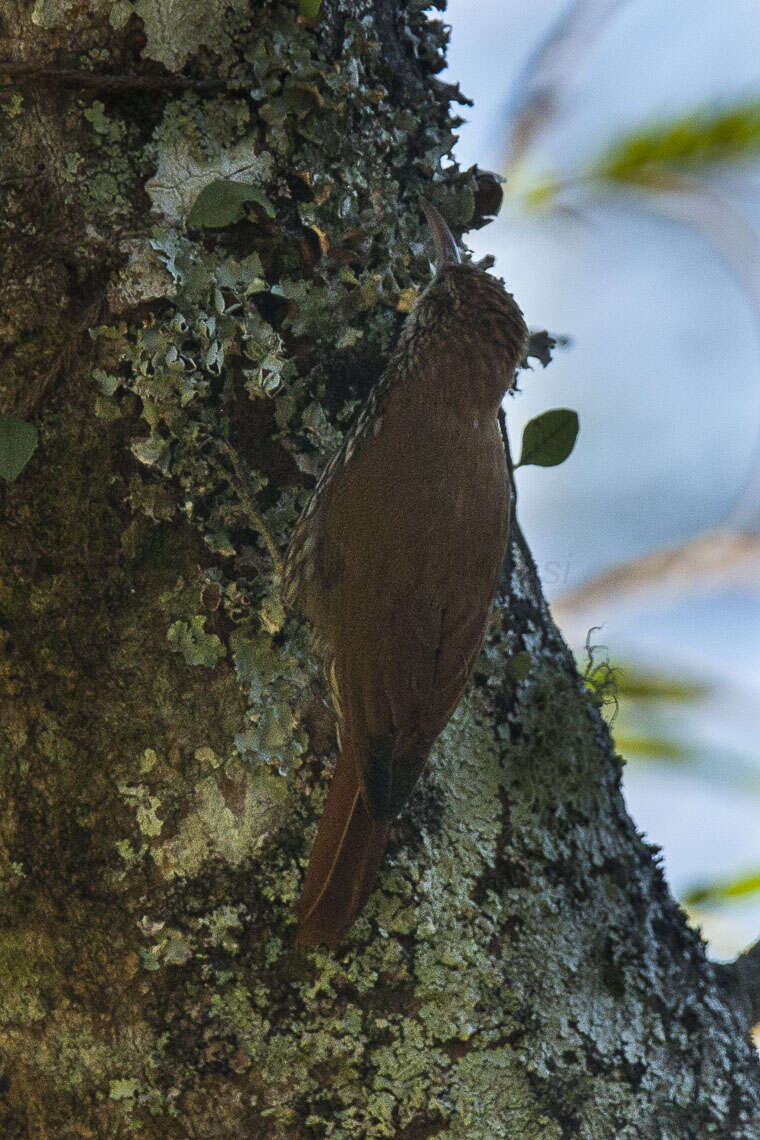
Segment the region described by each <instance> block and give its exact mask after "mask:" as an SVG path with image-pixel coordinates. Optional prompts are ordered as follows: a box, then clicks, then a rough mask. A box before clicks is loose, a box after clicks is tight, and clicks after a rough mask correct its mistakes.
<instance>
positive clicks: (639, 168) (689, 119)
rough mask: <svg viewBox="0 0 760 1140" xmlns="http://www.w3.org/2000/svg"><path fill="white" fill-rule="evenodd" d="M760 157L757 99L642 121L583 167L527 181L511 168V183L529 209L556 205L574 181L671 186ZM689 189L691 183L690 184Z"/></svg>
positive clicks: (656, 187)
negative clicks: (662, 119) (558, 176)
mask: <svg viewBox="0 0 760 1140" xmlns="http://www.w3.org/2000/svg"><path fill="white" fill-rule="evenodd" d="M758 155H760V100H758V99H752V100H748V101H746V102H742V103H735V104H733V105H731V106H724V107H717V108H716V107H706V108H700V109H697V110H694V111H690V112H689V113H688V114H686V115H681V116H679V117H677V118H675V119H671V120H668V121H665V122H662V123H653V124H651V125H648V126H646V125H642V126H641V127H639V128H637V129H636V130H634V131H631V132H630V133H629V134H626V135H623V136H622V137H621V138H619V139H616V140H615V141H613V142H612V144H611V145H610V146H609V147H608V148H607V149H606V150H605V151H603V152H602V153H601V154H600V155H598V157H597V158H596V159H595V160H594V161H593V162H592V163H591V165H590V166H589V167H587V168H586V170H581V171H578V172H576V173H573V174H570V175H568V176H567V177H564V178H549V177H546V178H542V179H535V180H531V179H530V177H529V176H528V173H527V170H526V169H525V168H523V170H522V171H519V172H515V175H516V176H515V178H514V179H513V185H514V187H515V189H516V192H517V195H518V196H519V198H520V200H521V201H522V203H523V205H524V206H525V207H527V208H528V209H542V208H543V209H545V208H547V207H548V208H551V207H553V206H554V205H556V204H557V203H556V200H557V197H558V195H559V193H560V192H561V191H562V190H564V189H566V188H568V187H571V186H572V187H575V186H578V185H583V184H587V185H596V186H600V187H607V188H611V187H615V186H622V185H637V186H643V187H647V188H649V189H654V190H657V189H660V190H669V191H671V190H674V189H678V188H679V183H678V178H679V176H680V177H683V176H687V175H690V176H695V175H699V174H704V173H707V172H708V170H709V169H711V168H715V167H718V166H720V165H729V164H735V163H737V162H741V161H744V160H750V159H753V158H755V157H757V156H758ZM691 188H692V189H693V187H691Z"/></svg>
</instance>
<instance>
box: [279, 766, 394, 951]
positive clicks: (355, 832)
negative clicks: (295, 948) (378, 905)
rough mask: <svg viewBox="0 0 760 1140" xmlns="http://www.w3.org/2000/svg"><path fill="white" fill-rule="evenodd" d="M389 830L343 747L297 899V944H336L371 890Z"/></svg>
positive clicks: (354, 918)
mask: <svg viewBox="0 0 760 1140" xmlns="http://www.w3.org/2000/svg"><path fill="white" fill-rule="evenodd" d="M389 832H390V820H384V819H373V818H372V817H371V816H370V814H369V812H368V811H367V806H366V804H365V802H364V799H363V797H362V795H361V792H360V789H359V778H358V775H357V771H356V764H355V763H354V760H353V757H352V756H351V755H350V753H349V754H346V751H342V752H341V753H340V755H339V756H338V762H337V764H336V766H335V774H334V776H333V778H332V783H331V784H330V790H329V792H328V793H327V801H326V803H325V809H324V812H323V815H322V819H321V820H320V823H319V830H318V831H317V838H316V839H315V841H314V847H313V849H312V852H311V860H310V861H309V869H308V871H307V872H306V882H305V883H304V888H303V892H302V894H301V898H300V900H299V903H298V918H299V926H298V934H297V936H296V942H297V943H298V944H299V945H301V946H315V945H317V944H319V943H325V944H326V945H328V946H332V947H334V946H337V945H338V943H339V942H340V941H341V939H342V938H343V936H344V934H345V933H346V932H347V931H348V930H349V929H350V927H351V926H352V925H353V923H354V921H355V920H356V918H357V916H358V914H359V912H360V911H361V910H362V908H363V907H364V905H365V903H366V902H367V899H368V898H369V896H370V894H371V893H372V888H373V887H374V885H375V878H376V876H377V870H378V867H379V866H380V862H381V860H382V858H383V853H384V851H385V847H386V844H387V842H388V835H389Z"/></svg>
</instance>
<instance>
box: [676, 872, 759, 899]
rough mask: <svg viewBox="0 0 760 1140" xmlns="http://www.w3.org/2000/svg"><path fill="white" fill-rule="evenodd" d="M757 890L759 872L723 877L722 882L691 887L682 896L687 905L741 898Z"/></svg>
mask: <svg viewBox="0 0 760 1140" xmlns="http://www.w3.org/2000/svg"><path fill="white" fill-rule="evenodd" d="M759 892H760V873H755V874H751V875H742V876H741V877H740V878H738V879H724V880H723V881H722V882H717V883H706V884H705V885H704V886H701V887H693V888H692V890H690V891H688V892H687V894H686V895H685V896H684V902H686V903H688V905H689V906H696V905H697V904H698V903H712V902H725V901H726V899H734V898H741V897H742V896H743V895H754V894H758V893H759Z"/></svg>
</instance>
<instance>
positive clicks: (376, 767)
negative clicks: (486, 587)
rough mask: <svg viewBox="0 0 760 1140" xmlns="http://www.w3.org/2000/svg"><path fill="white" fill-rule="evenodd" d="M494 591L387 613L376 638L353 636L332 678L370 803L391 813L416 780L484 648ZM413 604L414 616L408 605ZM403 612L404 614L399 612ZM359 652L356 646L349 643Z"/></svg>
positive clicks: (379, 813) (386, 815)
mask: <svg viewBox="0 0 760 1140" xmlns="http://www.w3.org/2000/svg"><path fill="white" fill-rule="evenodd" d="M491 605H492V598H491V594H490V593H488V594H487V596H482V597H480V598H475V599H474V598H472V596H470V597H468V598H466V599H457V600H456V601H454V602H453V603H452V604H451V605H449V606H446V607H443V606H438V607H434V606H428V607H425V606H423V605H421V604H418V605H416V606H414V605H412V606H409V601H408V600H406V601H405V604H404V605H403V607H402V606H399V607H396V608H395V611H391V612H389V613H387V614H386V615H385V620H384V622H383V623H382V625H380V624H378V626H377V627H376V628H375V630H374V637H370V638H368V637H367V636H366V635H365V636H362V637H359V638H357V639H350V640H349V645H348V648H347V650H346V651H344V652H343V654H342V655H341V657H339V658H336V661H335V667H334V670H333V682H334V690H335V694H334V695H335V697H336V707H338V708H339V710H340V711H339V716H340V719H341V737H342V739H343V741H344V745H345V746H347V749H348V750H349V751H350V752H351V754H352V755H353V756H354V757H355V761H356V763H357V765H358V773H357V774H358V776H359V780H360V783H361V787H362V792H363V794H364V797H365V800H366V802H367V807H368V809H369V811H370V813H371V815H373V816H374V817H375V818H378V819H390V818H392V817H393V816H395V815H396V814H397V813H398V812H399V811H400V809H401V807H402V805H403V804H404V802H405V801H406V799H407V798H408V797H409V794H410V792H411V790H412V788H413V787H414V785H415V783H416V782H417V780H418V778H419V776H420V774H421V772H422V769H423V767H424V764H425V760H426V759H427V755H428V753H429V751H430V749H431V747H432V745H433V743H434V741H435V740H436V738H437V737H438V735H439V734H440V732H441V731H442V730H443V728H444V727H445V725H446V723H447V721H448V720H449V718H450V717H451V715H452V713H453V712H454V709H455V708H456V706H457V704H458V702H459V700H460V698H461V696H462V692H463V690H464V688H465V685H466V684H467V681H468V679H469V676H470V673H471V672H472V668H473V666H474V664H475V659H476V657H477V655H478V653H479V652H480V648H481V646H482V644H483V638H484V637H485V633H486V629H487V628H488V620H489V617H490V613H491ZM408 609H410V610H411V616H407V615H406V613H405V612H404V611H407V610H408ZM402 615H403V616H402ZM352 642H353V644H354V645H356V646H359V645H360V646H361V653H360V652H359V651H358V649H357V650H355V651H354V652H353V653H352V652H351V643H352Z"/></svg>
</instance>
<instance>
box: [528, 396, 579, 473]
mask: <svg viewBox="0 0 760 1140" xmlns="http://www.w3.org/2000/svg"><path fill="white" fill-rule="evenodd" d="M577 435H578V413H577V412H574V411H572V410H571V409H570V408H552V410H551V411H550V412H544V413H543V414H542V415H540V416H536V418H535V419H534V420H531V421H530V423H528V424H526V425H525V430H524V432H523V437H522V455H521V456H520V462H519V463H518V464H517V466H518V467H526V466H528V465H529V464H533V465H534V466H536V467H556V466H557V464H558V463H563V462H564V461H565V460H566V459H567V457H568V455H569V454H570V452H571V451H572V450H573V447H574V446H575V440H576V438H577Z"/></svg>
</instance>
